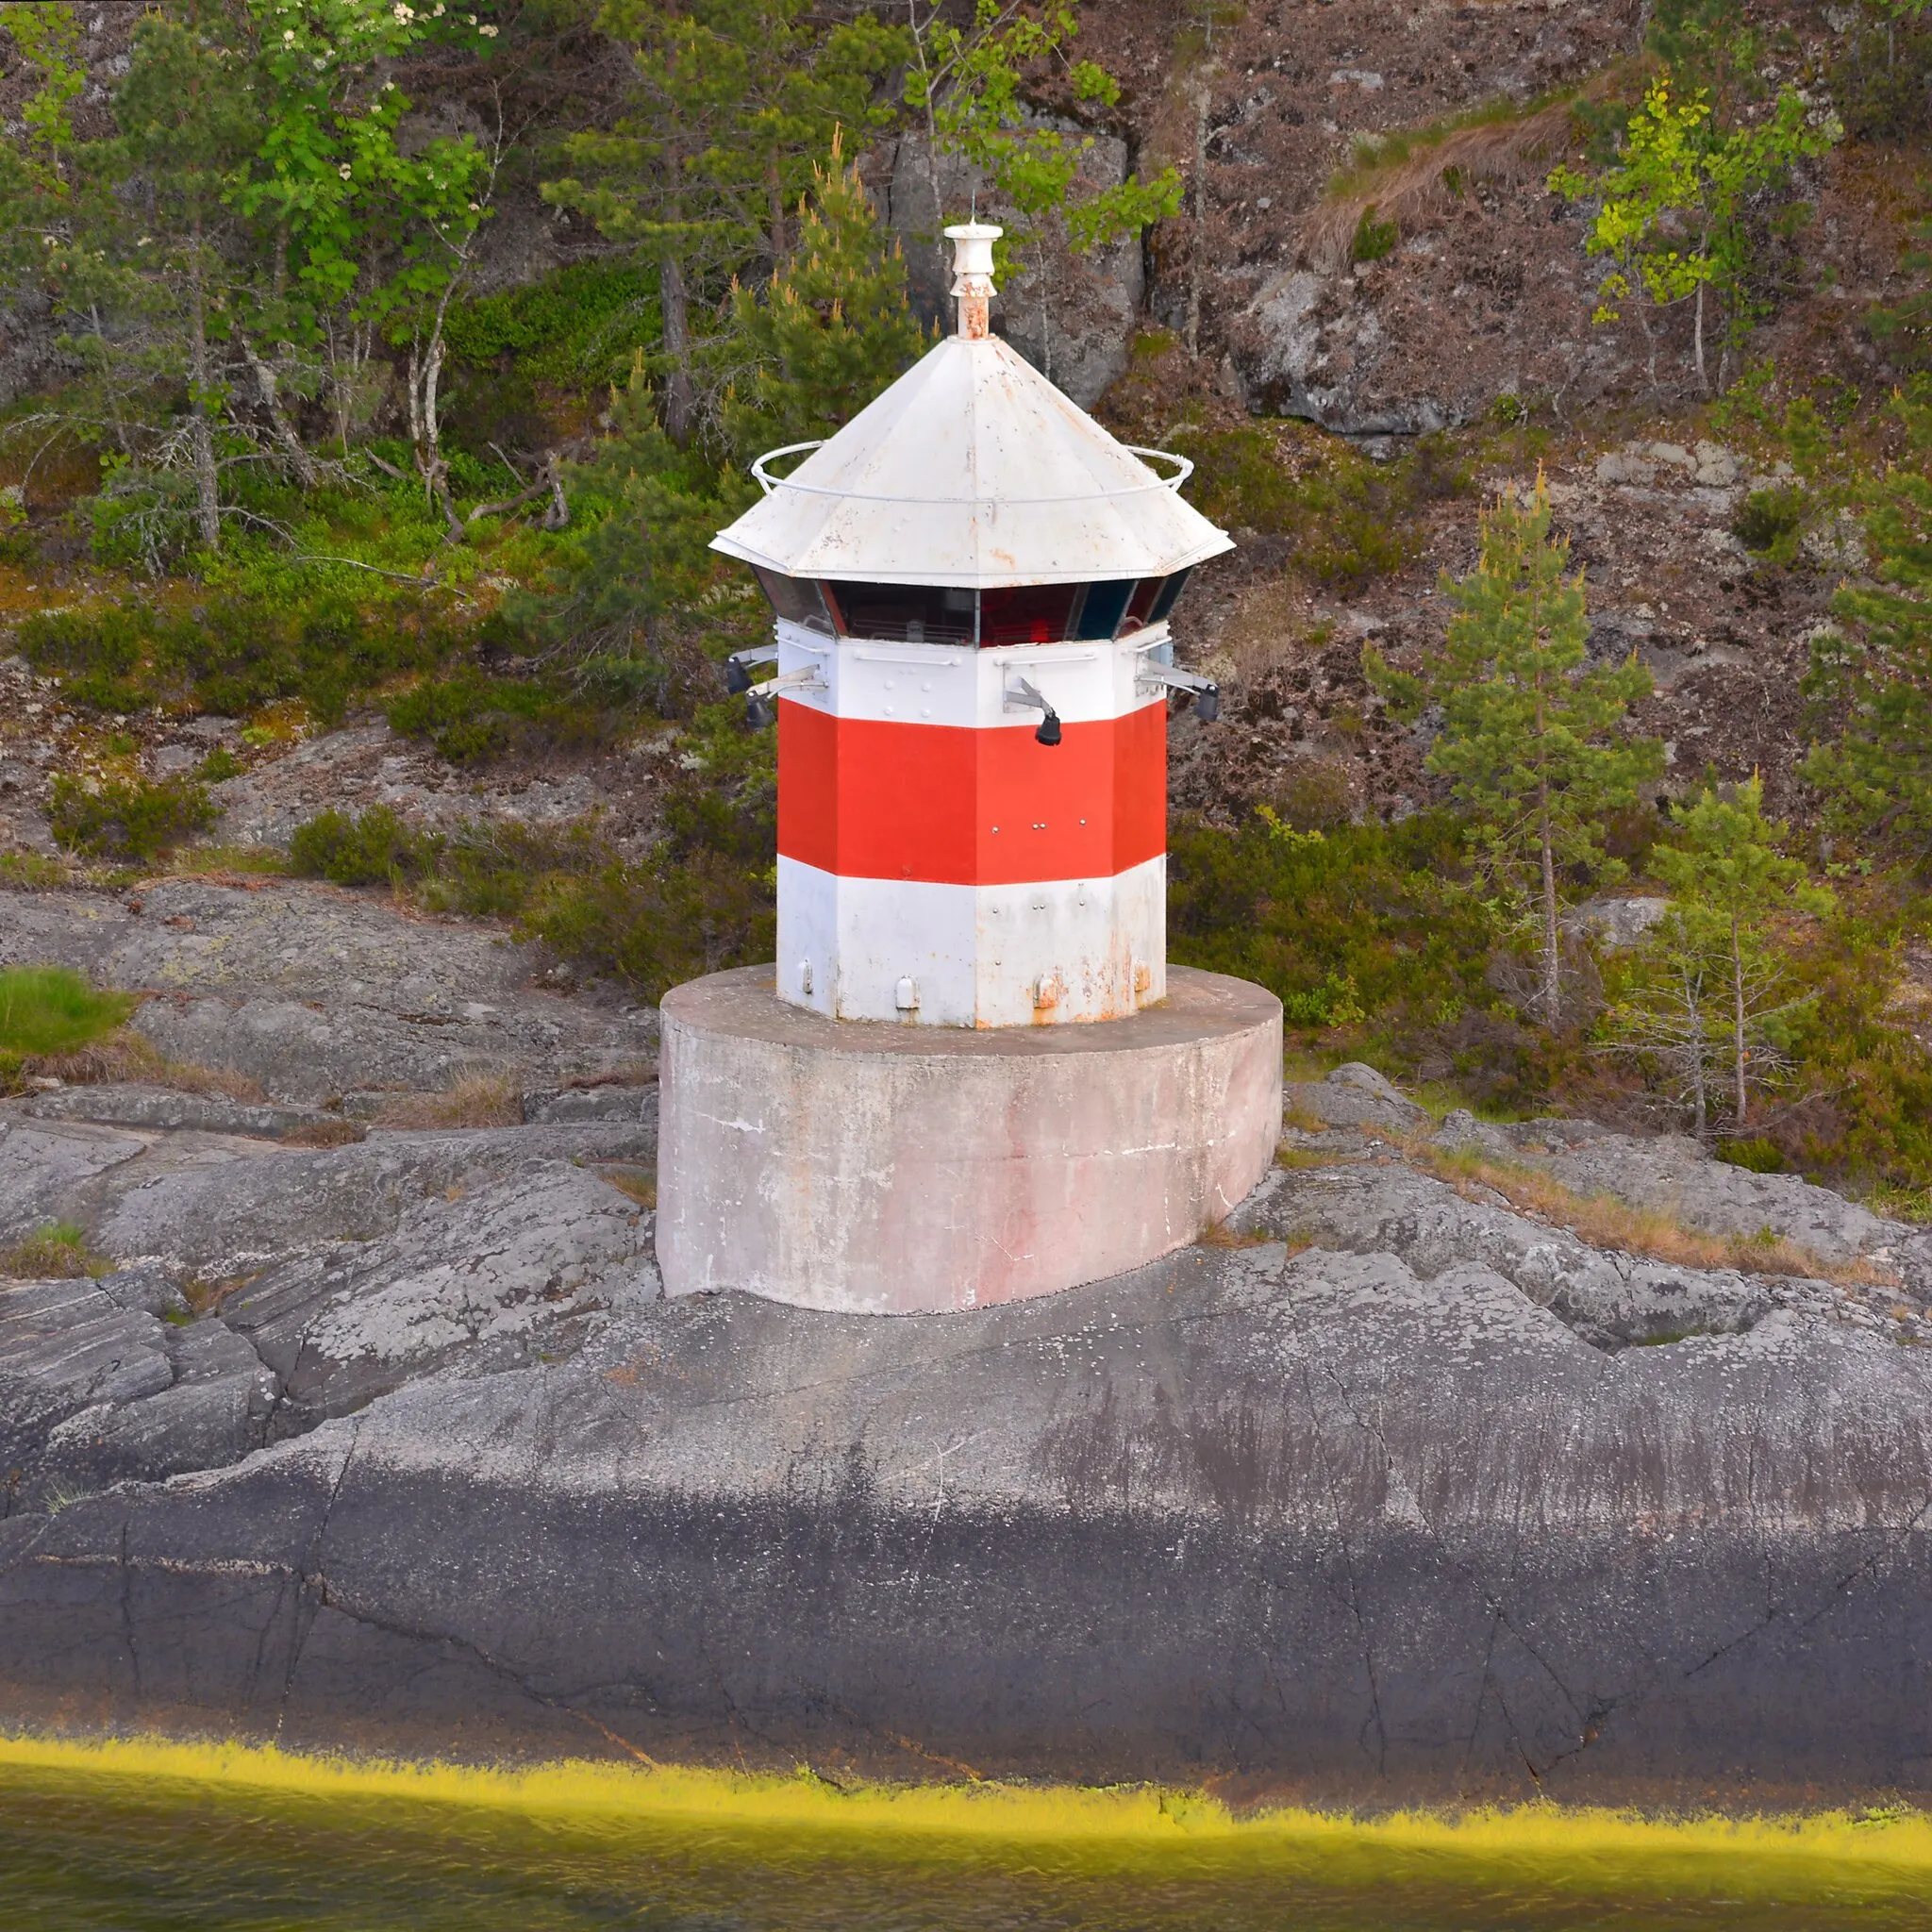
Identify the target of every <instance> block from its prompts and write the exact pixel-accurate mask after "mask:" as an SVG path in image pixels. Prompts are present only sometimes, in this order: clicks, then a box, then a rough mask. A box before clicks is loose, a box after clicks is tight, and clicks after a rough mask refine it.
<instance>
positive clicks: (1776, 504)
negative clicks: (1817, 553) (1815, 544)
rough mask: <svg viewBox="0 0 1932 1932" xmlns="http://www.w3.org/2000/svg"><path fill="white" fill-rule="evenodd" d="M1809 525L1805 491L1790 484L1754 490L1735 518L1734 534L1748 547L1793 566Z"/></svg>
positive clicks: (1732, 532)
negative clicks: (1806, 517)
mask: <svg viewBox="0 0 1932 1932" xmlns="http://www.w3.org/2000/svg"><path fill="white" fill-rule="evenodd" d="M1804 525H1805V493H1804V491H1801V490H1795V489H1793V488H1792V487H1791V486H1790V484H1789V483H1781V484H1775V485H1774V486H1773V487H1772V488H1771V489H1769V490H1754V491H1752V492H1751V493H1750V495H1748V496H1747V497H1746V498H1745V499H1744V501H1743V502H1742V503H1741V504H1740V505H1739V507H1738V510H1737V514H1736V515H1735V516H1733V517H1732V519H1731V534H1732V535H1733V536H1735V537H1736V538H1737V539H1738V541H1740V543H1742V544H1743V546H1744V548H1745V549H1746V550H1755V551H1757V552H1758V553H1759V554H1760V555H1761V556H1765V557H1767V558H1769V559H1770V561H1772V562H1773V563H1779V564H1786V565H1789V564H1790V563H1792V562H1794V561H1795V560H1796V558H1797V555H1798V535H1799V532H1800V531H1801V530H1802V529H1803V528H1804Z"/></svg>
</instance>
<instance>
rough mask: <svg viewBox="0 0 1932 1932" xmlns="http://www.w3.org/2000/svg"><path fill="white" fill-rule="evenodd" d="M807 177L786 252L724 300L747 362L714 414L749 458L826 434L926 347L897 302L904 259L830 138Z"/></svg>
mask: <svg viewBox="0 0 1932 1932" xmlns="http://www.w3.org/2000/svg"><path fill="white" fill-rule="evenodd" d="M815 173H816V176H817V178H816V183H815V190H814V193H813V197H812V201H811V203H810V205H809V206H808V207H807V208H803V209H802V210H801V228H800V234H799V240H798V245H797V248H796V249H795V250H794V252H793V253H792V256H791V259H790V260H789V261H788V262H787V263H786V265H785V267H784V269H783V270H782V271H781V272H780V273H779V274H778V275H776V276H774V278H773V280H772V282H771V284H770V285H769V286H768V287H767V288H766V289H765V290H764V291H761V292H757V293H755V292H754V291H751V290H749V289H743V288H741V289H738V290H736V291H734V292H733V296H732V307H733V310H734V320H735V322H736V324H737V332H738V335H739V337H740V341H741V347H742V350H743V351H744V352H745V353H746V354H748V356H749V357H750V358H751V361H752V364H753V367H752V371H751V374H750V375H748V376H747V377H745V378H743V379H742V380H741V381H740V382H739V384H738V385H736V387H735V388H734V389H733V391H732V393H731V395H730V397H729V398H728V399H727V401H726V404H725V408H724V420H725V428H726V431H727V433H728V434H729V436H730V438H731V441H732V443H733V445H734V447H736V448H737V449H738V450H739V451H740V452H741V454H743V455H745V456H747V457H749V456H754V455H756V454H757V453H758V450H760V449H770V448H772V447H773V446H774V445H775V444H778V443H786V442H805V441H810V440H811V439H813V438H824V437H827V436H830V435H831V434H832V433H833V432H834V431H835V430H837V429H838V428H840V427H841V425H843V424H846V423H849V422H850V421H851V420H852V418H853V417H854V416H856V415H857V414H858V412H859V410H860V409H862V408H864V407H865V406H866V404H867V403H869V402H871V401H872V399H873V398H874V396H875V395H877V394H878V393H879V391H881V390H883V389H884V388H885V387H886V386H887V385H888V384H889V383H891V382H892V381H893V380H894V379H895V378H896V377H897V376H898V375H900V374H901V373H902V372H903V371H905V370H906V369H908V368H909V367H910V366H911V364H912V363H913V362H914V361H916V360H917V359H918V358H919V356H920V353H921V352H922V350H924V347H925V345H926V343H925V337H924V333H923V331H922V330H921V328H920V325H919V324H918V322H917V321H916V320H915V319H914V317H913V314H912V311H911V308H910V307H909V305H908V302H907V298H906V263H905V259H904V258H903V257H902V255H901V254H900V250H899V246H898V243H897V242H893V243H891V246H890V247H889V246H888V245H887V244H886V242H885V238H884V237H883V236H882V235H881V233H880V231H879V225H878V217H877V213H876V211H875V210H874V208H873V204H872V197H871V196H870V195H869V194H867V193H866V192H865V184H864V183H863V182H862V181H861V180H860V179H859V177H858V166H857V164H856V163H855V164H854V165H852V166H850V167H847V166H845V165H843V164H842V161H841V154H840V146H839V143H838V142H836V141H835V142H834V143H833V147H832V160H831V165H830V167H829V168H825V169H819V170H816V171H815Z"/></svg>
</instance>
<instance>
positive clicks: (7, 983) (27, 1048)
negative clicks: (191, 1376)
mask: <svg viewBox="0 0 1932 1932" xmlns="http://www.w3.org/2000/svg"><path fill="white" fill-rule="evenodd" d="M134 1008H135V1002H134V1001H133V1000H132V999H131V998H129V997H128V995H127V994H125V993H119V992H102V991H98V990H97V989H95V988H94V987H92V986H91V985H89V984H88V982H87V981H86V980H85V979H83V978H82V977H81V975H80V974H78V973H74V972H71V971H69V969H68V968H67V967H65V966H5V967H0V1071H8V1070H9V1069H17V1068H18V1067H19V1065H20V1062H21V1061H22V1060H23V1059H25V1058H33V1057H37V1056H39V1055H42V1054H61V1053H75V1052H77V1051H78V1050H79V1049H80V1048H81V1047H84V1046H89V1045H92V1043H93V1042H94V1041H97V1040H99V1039H101V1038H103V1037H104V1036H105V1035H107V1034H109V1033H111V1032H113V1030H114V1029H115V1027H117V1026H119V1025H120V1024H122V1022H123V1021H125V1019H126V1018H127V1016H128V1014H130V1013H131V1012H132V1011H133V1010H134Z"/></svg>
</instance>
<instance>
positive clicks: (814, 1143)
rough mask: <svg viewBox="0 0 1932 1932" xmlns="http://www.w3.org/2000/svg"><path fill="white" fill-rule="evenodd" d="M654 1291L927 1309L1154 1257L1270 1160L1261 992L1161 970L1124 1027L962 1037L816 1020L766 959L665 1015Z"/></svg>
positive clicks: (1267, 1002) (1273, 1100)
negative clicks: (1146, 1004) (1158, 991)
mask: <svg viewBox="0 0 1932 1932" xmlns="http://www.w3.org/2000/svg"><path fill="white" fill-rule="evenodd" d="M661 1012H662V1044H661V1051H660V1062H659V1064H660V1081H661V1098H660V1108H661V1112H660V1125H659V1130H658V1133H659V1141H658V1263H659V1265H660V1267H661V1268H662V1270H663V1274H664V1284H665V1288H666V1291H667V1292H669V1293H671V1294H674V1295H678V1294H693V1293H698V1292H702V1291H712V1290H719V1289H741V1290H743V1291H747V1292H749V1293H753V1294H758V1295H763V1296H766V1297H767V1298H769V1299H771V1300H774V1301H781V1302H790V1303H792V1304H795V1305H796V1306H799V1307H816V1308H830V1309H841V1310H848V1311H853V1312H864V1313H872V1314H914V1313H937V1312H941V1311H945V1310H950V1309H958V1308H972V1307H988V1306H991V1305H993V1304H996V1303H1001V1302H1009V1301H1020V1300H1024V1299H1026V1298H1028V1297H1031V1296H1034V1295H1042V1294H1053V1293H1056V1292H1058V1291H1059V1290H1062V1289H1068V1288H1074V1287H1078V1286H1079V1285H1081V1284H1082V1283H1084V1282H1089V1281H1097V1280H1100V1279H1103V1278H1104V1277H1106V1276H1108V1275H1109V1274H1121V1273H1123V1272H1124V1271H1126V1270H1128V1269H1131V1268H1135V1267H1139V1266H1141V1265H1142V1264H1143V1263H1145V1262H1148V1261H1150V1260H1153V1259H1156V1258H1157V1257H1159V1256H1161V1255H1165V1254H1170V1253H1172V1252H1173V1251H1174V1249H1176V1248H1178V1247H1180V1246H1182V1245H1183V1244H1184V1243H1186V1242H1188V1241H1192V1240H1194V1239H1195V1238H1196V1237H1197V1236H1198V1235H1199V1234H1200V1233H1201V1231H1202V1230H1203V1229H1204V1228H1205V1227H1208V1226H1209V1225H1211V1224H1214V1223H1216V1222H1219V1221H1221V1220H1222V1219H1224V1217H1225V1216H1226V1215H1227V1214H1228V1213H1229V1212H1230V1211H1231V1210H1232V1209H1233V1208H1235V1207H1236V1206H1237V1205H1238V1204H1239V1203H1240V1202H1241V1200H1242V1198H1243V1197H1244V1196H1245V1195H1246V1194H1247V1193H1248V1192H1249V1191H1251V1190H1252V1189H1253V1188H1254V1187H1255V1186H1256V1184H1257V1182H1258V1181H1259V1180H1260V1178H1261V1176H1262V1175H1263V1174H1265V1173H1266V1172H1267V1170H1268V1165H1269V1162H1270V1160H1271V1159H1272V1158H1273V1156H1274V1147H1275V1144H1276V1142H1277V1141H1278V1139H1279V1137H1280V1127H1281V1003H1280V1001H1279V1000H1277V999H1276V998H1275V997H1274V994H1273V993H1270V992H1268V991H1264V990H1263V989H1262V988H1260V987H1257V986H1251V985H1249V984H1248V983H1247V982H1246V981H1244V980H1238V979H1230V978H1227V977H1225V976H1224V975H1222V974H1212V973H1199V972H1194V971H1192V970H1191V969H1188V968H1185V967H1170V968H1169V969H1168V997H1167V999H1166V1000H1165V1001H1164V1002H1163V1003H1162V1004H1161V1005H1160V1006H1159V1007H1157V1008H1149V1009H1147V1010H1146V1011H1143V1012H1141V1013H1139V1014H1136V1015H1135V1016H1134V1017H1133V1018H1132V1019H1130V1020H1117V1021H1108V1022H1102V1023H1098V1024H1091V1025H1077V1026H1075V1025H1066V1026H1041V1027H1029V1028H1007V1029H999V1030H992V1031H985V1032H979V1031H972V1030H968V1029H964V1028H959V1029H955V1028H950V1027H931V1026H910V1025H908V1026H894V1025H890V1024H872V1023H866V1022H850V1021H848V1022H838V1021H832V1020H827V1019H824V1018H822V1017H821V1016H819V1015H817V1014H814V1013H810V1012H807V1011H805V1010H803V1009H801V1008H797V1007H793V1006H791V1005H789V1004H787V1003H786V1002H784V1001H781V1000H780V999H779V998H778V997H777V995H776V992H775V991H774V974H773V969H772V968H771V967H769V966H763V967H746V968H741V969H740V970H739V971H737V972H733V973H719V974H711V975H709V976H708V977H707V978H704V979H698V980H692V981H691V982H690V983H689V984H687V985H685V986H681V987H677V988H675V990H674V991H671V992H670V993H668V994H666V996H665V998H664V1002H663V1006H662V1009H661Z"/></svg>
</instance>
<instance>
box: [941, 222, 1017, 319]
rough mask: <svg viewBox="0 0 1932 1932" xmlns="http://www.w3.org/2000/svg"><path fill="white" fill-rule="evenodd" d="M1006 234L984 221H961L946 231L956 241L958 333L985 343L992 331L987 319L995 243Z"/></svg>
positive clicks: (954, 257)
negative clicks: (993, 245)
mask: <svg viewBox="0 0 1932 1932" xmlns="http://www.w3.org/2000/svg"><path fill="white" fill-rule="evenodd" d="M1005 233H1006V230H1005V229H1004V228H995V227H992V226H991V225H989V224H987V223H985V222H959V223H956V224H955V225H953V226H952V227H950V228H948V229H947V230H946V240H947V241H948V242H951V243H952V244H953V293H954V294H955V295H957V296H958V298H959V334H960V336H961V338H962V339H963V340H964V341H969V342H983V341H985V340H986V339H987V336H988V335H989V334H990V333H991V322H990V321H989V319H988V308H989V305H990V304H991V301H992V297H993V286H992V244H993V243H994V242H997V241H998V240H999V239H1000V237H1001V236H1002V235H1004V234H1005Z"/></svg>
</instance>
